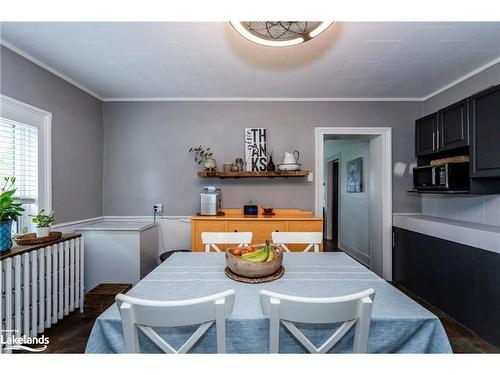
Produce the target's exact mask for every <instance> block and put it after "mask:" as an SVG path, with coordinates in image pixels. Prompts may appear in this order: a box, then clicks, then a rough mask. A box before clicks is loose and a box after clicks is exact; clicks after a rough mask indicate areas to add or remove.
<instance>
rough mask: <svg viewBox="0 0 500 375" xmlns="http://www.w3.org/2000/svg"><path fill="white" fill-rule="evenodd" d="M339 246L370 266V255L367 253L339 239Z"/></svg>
mask: <svg viewBox="0 0 500 375" xmlns="http://www.w3.org/2000/svg"><path fill="white" fill-rule="evenodd" d="M337 246H338V248H339V249H340V250H342V251H344V252H346V253H347V254H349V255H351V256H352V257H353V258H354V259H356V260H358V261H359V262H361V263H363V264H364V265H365V266H367V267H368V268H370V257H369V256H367V255H366V254H364V253H362V252H361V251H360V250H358V249H356V248H354V247H352V246H349V245H348V244H346V243H345V242H342V241H340V240H339V242H338V244H337Z"/></svg>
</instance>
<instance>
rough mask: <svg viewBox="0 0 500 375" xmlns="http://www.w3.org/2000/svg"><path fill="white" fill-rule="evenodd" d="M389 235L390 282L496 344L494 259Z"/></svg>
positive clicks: (499, 292) (498, 292)
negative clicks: (391, 269)
mask: <svg viewBox="0 0 500 375" xmlns="http://www.w3.org/2000/svg"><path fill="white" fill-rule="evenodd" d="M393 230H394V248H393V261H392V264H393V280H394V281H395V282H396V283H398V284H399V285H402V286H404V287H405V288H407V289H409V290H410V291H412V292H413V293H415V294H417V295H418V296H420V297H421V298H423V299H424V300H426V301H427V302H429V303H431V304H432V305H434V306H436V307H437V308H438V309H440V310H441V311H443V312H444V313H446V314H447V315H449V316H451V317H452V318H453V319H455V320H456V321H458V322H459V323H461V324H463V325H464V326H465V327H467V328H469V329H470V330H472V331H474V332H476V333H477V334H478V335H479V336H481V337H482V338H484V339H485V340H486V341H488V342H490V343H492V344H494V345H497V346H498V345H500V324H499V323H498V319H499V316H500V273H499V272H498V270H499V269H500V254H499V253H495V252H493V251H489V250H483V249H478V248H475V247H470V246H467V245H463V244H459V243H456V242H451V241H447V240H443V239H441V238H436V237H431V236H428V235H425V234H421V233H417V232H412V231H409V230H406V229H401V228H396V227H394V228H393Z"/></svg>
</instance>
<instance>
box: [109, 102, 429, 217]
mask: <svg viewBox="0 0 500 375" xmlns="http://www.w3.org/2000/svg"><path fill="white" fill-rule="evenodd" d="M421 112H422V104H421V103H418V102H122V103H104V115H103V118H104V214H105V215H148V214H150V213H151V212H152V206H153V204H154V203H155V202H159V203H160V202H161V203H163V204H164V205H165V214H167V215H192V214H193V213H195V212H196V211H197V210H198V209H199V203H198V201H199V191H200V189H201V187H202V185H206V184H213V185H216V186H217V187H221V188H222V189H223V193H224V206H225V207H240V206H241V205H243V204H244V203H247V202H249V201H250V200H252V201H253V202H254V203H261V204H267V205H272V206H274V207H297V208H301V209H308V210H313V209H314V196H315V185H314V182H307V181H306V179H292V178H290V179H277V178H275V179H273V180H268V179H258V180H245V179H239V180H233V179H231V180H219V179H201V178H198V177H197V176H196V167H195V165H194V163H193V160H192V157H191V155H189V154H188V152H187V150H188V148H189V147H190V146H193V145H199V144H202V145H204V146H210V147H211V148H212V149H213V151H214V153H215V155H214V156H215V157H216V159H217V161H218V163H219V165H221V164H222V162H224V161H232V160H234V158H235V157H238V156H242V155H243V131H244V128H245V127H266V128H267V129H268V147H269V149H270V150H274V155H275V162H279V161H280V159H281V158H282V157H283V152H284V151H285V150H290V151H293V150H299V151H300V153H301V158H300V161H301V163H302V164H303V168H307V169H311V170H314V163H315V145H314V128H315V127H318V126H390V127H392V129H393V133H392V134H393V161H394V162H396V161H404V162H409V161H412V160H414V157H413V152H414V151H413V150H414V136H413V134H414V121H415V119H416V118H417V117H419V116H420V115H421ZM410 186H411V183H410V178H409V176H408V175H405V176H404V178H394V180H393V211H394V212H420V208H421V206H420V203H421V202H420V198H419V197H415V196H412V195H409V194H407V193H406V190H408V189H409V187H410Z"/></svg>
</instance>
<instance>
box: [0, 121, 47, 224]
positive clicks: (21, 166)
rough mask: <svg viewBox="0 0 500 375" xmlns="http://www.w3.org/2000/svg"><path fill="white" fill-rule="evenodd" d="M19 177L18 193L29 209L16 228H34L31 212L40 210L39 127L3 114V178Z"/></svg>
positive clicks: (0, 175) (0, 150)
mask: <svg viewBox="0 0 500 375" xmlns="http://www.w3.org/2000/svg"><path fill="white" fill-rule="evenodd" d="M10 176H14V177H16V184H15V187H16V189H17V191H16V196H17V197H18V198H19V199H20V200H21V201H22V202H23V203H24V208H25V212H24V214H23V216H22V217H21V218H20V219H19V221H18V223H17V225H16V226H15V228H13V230H14V231H22V230H23V229H24V228H27V229H28V230H31V229H33V228H32V224H31V220H29V217H28V215H29V214H33V213H36V211H37V209H38V191H39V189H38V128H37V127H36V126H32V125H27V124H23V123H20V122H17V121H14V120H11V119H7V118H5V117H0V178H1V180H2V181H1V182H2V183H3V178H4V177H10Z"/></svg>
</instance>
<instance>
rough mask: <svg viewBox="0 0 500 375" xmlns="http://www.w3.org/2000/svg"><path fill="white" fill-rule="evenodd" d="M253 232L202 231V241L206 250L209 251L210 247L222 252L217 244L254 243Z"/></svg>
mask: <svg viewBox="0 0 500 375" xmlns="http://www.w3.org/2000/svg"><path fill="white" fill-rule="evenodd" d="M252 236H253V233H252V232H202V233H201V241H202V242H203V245H205V252H207V253H209V252H210V248H213V249H214V250H215V251H216V252H218V253H221V252H222V251H221V249H219V248H218V247H217V244H228V245H238V246H247V245H249V244H251V243H252Z"/></svg>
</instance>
